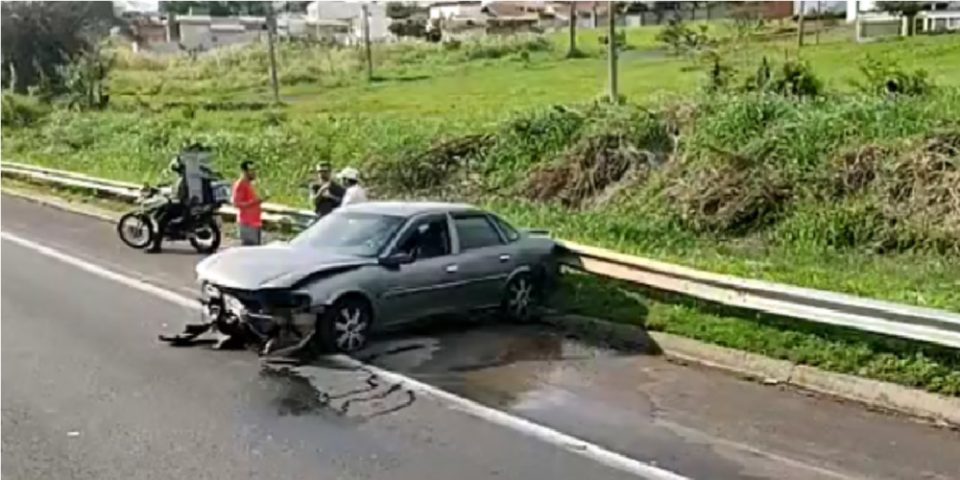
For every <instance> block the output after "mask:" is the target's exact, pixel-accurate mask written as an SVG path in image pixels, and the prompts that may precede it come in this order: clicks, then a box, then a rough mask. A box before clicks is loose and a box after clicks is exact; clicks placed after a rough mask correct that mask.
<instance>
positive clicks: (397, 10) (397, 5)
mask: <svg viewBox="0 0 960 480" xmlns="http://www.w3.org/2000/svg"><path fill="white" fill-rule="evenodd" d="M386 13H387V17H389V18H390V19H391V20H392V22H390V25H389V26H388V27H387V29H388V30H390V33H392V34H394V35H396V36H398V37H414V38H425V37H426V36H427V20H428V18H427V17H428V13H429V10H428V9H427V8H425V7H423V6H421V5H419V4H417V3H415V2H410V3H408V2H389V3H387V12H386Z"/></svg>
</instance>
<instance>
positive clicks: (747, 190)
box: [666, 162, 792, 234]
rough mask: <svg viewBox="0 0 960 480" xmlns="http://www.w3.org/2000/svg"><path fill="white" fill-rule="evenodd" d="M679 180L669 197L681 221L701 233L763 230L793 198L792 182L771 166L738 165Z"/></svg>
mask: <svg viewBox="0 0 960 480" xmlns="http://www.w3.org/2000/svg"><path fill="white" fill-rule="evenodd" d="M675 178H676V180H675V181H674V182H673V183H672V184H671V185H670V186H669V187H668V188H667V191H666V195H667V197H668V198H669V199H670V200H671V202H672V203H673V204H674V205H675V208H676V210H677V211H678V212H679V216H680V219H681V220H682V221H683V222H684V223H686V224H688V225H689V226H690V227H691V228H693V229H695V230H697V231H706V232H714V233H723V234H741V233H744V232H747V231H750V230H753V229H756V228H758V227H763V226H765V225H767V224H769V223H771V222H772V220H773V219H774V218H775V217H776V215H777V214H779V213H780V212H781V211H782V210H783V209H784V207H785V205H786V204H787V202H789V200H790V199H791V198H792V189H791V188H790V182H789V181H788V180H787V179H786V178H784V177H783V176H782V174H780V173H778V172H777V171H776V170H774V169H772V168H768V167H760V166H756V167H754V168H743V166H741V165H737V164H736V163H735V162H734V163H726V164H723V165H720V166H718V167H712V168H699V169H697V170H695V171H690V172H688V173H687V174H685V175H679V176H677V177H675Z"/></svg>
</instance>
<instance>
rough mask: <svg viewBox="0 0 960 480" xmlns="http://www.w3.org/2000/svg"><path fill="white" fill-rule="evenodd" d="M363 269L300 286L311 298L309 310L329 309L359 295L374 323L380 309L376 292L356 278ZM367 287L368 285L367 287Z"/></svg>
mask: <svg viewBox="0 0 960 480" xmlns="http://www.w3.org/2000/svg"><path fill="white" fill-rule="evenodd" d="M362 270H363V269H351V270H346V271H341V272H337V273H334V274H333V275H329V276H322V277H318V278H316V279H315V280H314V281H313V282H311V283H308V284H305V285H303V286H301V287H300V288H301V290H302V291H305V292H307V293H308V294H309V295H310V298H311V309H313V310H315V311H320V310H323V309H326V308H329V307H330V306H332V305H333V304H334V302H336V301H337V300H339V299H340V298H343V297H344V296H346V295H360V296H362V297H363V298H364V299H365V300H366V301H367V303H369V304H370V308H371V309H372V313H373V317H374V321H376V319H377V318H379V316H380V308H379V305H378V302H377V301H376V292H373V291H371V290H370V289H369V288H366V287H365V286H364V284H363V282H361V281H360V280H362V277H358V276H359V275H360V272H362ZM367 287H369V285H368V286H367Z"/></svg>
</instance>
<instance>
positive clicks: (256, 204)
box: [233, 160, 263, 246]
mask: <svg viewBox="0 0 960 480" xmlns="http://www.w3.org/2000/svg"><path fill="white" fill-rule="evenodd" d="M240 170H241V172H242V173H241V175H240V178H239V179H238V180H237V181H236V182H234V184H233V206H234V207H237V228H238V230H239V232H240V244H241V245H244V246H249V245H260V227H261V226H262V225H263V222H262V220H261V219H260V204H261V203H263V200H262V199H261V198H260V197H258V196H257V192H256V191H254V189H253V181H254V180H255V179H256V178H257V172H256V170H255V169H254V165H253V162H252V161H250V160H244V161H243V162H241V163H240Z"/></svg>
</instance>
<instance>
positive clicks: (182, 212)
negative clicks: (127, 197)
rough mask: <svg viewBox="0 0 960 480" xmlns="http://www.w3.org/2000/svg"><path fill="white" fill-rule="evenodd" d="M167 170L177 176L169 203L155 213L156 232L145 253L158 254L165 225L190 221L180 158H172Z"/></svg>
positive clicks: (165, 228)
mask: <svg viewBox="0 0 960 480" xmlns="http://www.w3.org/2000/svg"><path fill="white" fill-rule="evenodd" d="M167 168H169V170H170V171H171V172H172V173H173V174H175V175H176V176H177V179H176V181H174V184H173V188H172V189H171V190H172V193H173V197H171V198H170V203H168V204H167V205H165V206H164V207H163V208H161V209H160V210H158V211H157V231H156V232H154V236H153V241H152V242H151V243H150V248H148V249H147V250H146V252H147V253H160V251H161V249H162V244H163V234H164V232H166V231H167V225H169V224H170V223H171V222H173V221H176V220H181V221H182V222H184V225H185V226H184V229H186V228H187V226H186V223H187V222H189V221H190V209H189V198H188V195H187V179H186V178H184V175H185V173H186V172H185V170H184V166H183V162H182V161H180V157H179V156H177V157H174V159H173V160H171V161H170V164H169V165H168V166H167Z"/></svg>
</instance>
